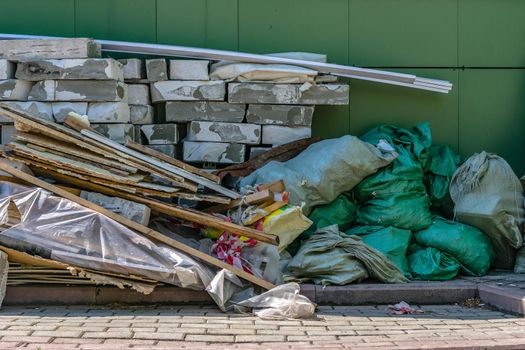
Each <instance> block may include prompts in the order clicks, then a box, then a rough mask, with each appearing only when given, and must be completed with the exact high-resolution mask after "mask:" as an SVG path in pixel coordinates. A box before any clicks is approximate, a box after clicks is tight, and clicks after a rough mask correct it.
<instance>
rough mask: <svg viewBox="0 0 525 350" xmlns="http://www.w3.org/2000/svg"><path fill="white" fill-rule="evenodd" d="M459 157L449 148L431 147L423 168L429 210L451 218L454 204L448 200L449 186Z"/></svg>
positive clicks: (459, 160)
mask: <svg viewBox="0 0 525 350" xmlns="http://www.w3.org/2000/svg"><path fill="white" fill-rule="evenodd" d="M460 163H461V157H460V155H459V154H457V153H456V152H454V150H452V148H450V147H449V146H432V147H430V149H429V156H428V161H427V164H426V167H425V178H424V180H425V186H426V187H427V191H428V194H429V197H430V204H431V209H432V210H433V211H436V212H439V213H440V214H441V215H444V216H446V217H447V218H452V216H453V211H454V203H453V202H452V199H451V198H450V194H449V190H448V188H449V185H450V180H451V179H452V176H453V175H454V173H455V172H456V170H457V168H458V166H459V164H460Z"/></svg>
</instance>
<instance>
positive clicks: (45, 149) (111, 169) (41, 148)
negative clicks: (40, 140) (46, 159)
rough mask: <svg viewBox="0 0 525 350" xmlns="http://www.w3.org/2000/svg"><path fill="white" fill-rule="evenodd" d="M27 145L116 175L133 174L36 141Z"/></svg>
mask: <svg viewBox="0 0 525 350" xmlns="http://www.w3.org/2000/svg"><path fill="white" fill-rule="evenodd" d="M7 145H8V146H9V144H7ZM25 145H26V147H28V148H31V149H34V150H37V151H39V152H46V153H51V154H54V155H57V156H60V157H62V158H66V159H71V160H74V161H76V162H81V163H86V164H89V165H91V166H95V167H98V168H100V169H104V170H107V171H109V172H110V173H112V174H115V175H119V176H129V175H131V174H130V173H128V172H127V171H124V170H120V169H116V168H112V167H110V166H107V165H104V164H100V163H96V162H93V161H90V160H87V159H84V158H80V157H77V156H72V155H70V154H67V153H64V152H60V151H57V150H54V149H49V148H46V147H42V146H39V145H35V144H34V143H25Z"/></svg>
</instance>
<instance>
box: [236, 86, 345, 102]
mask: <svg viewBox="0 0 525 350" xmlns="http://www.w3.org/2000/svg"><path fill="white" fill-rule="evenodd" d="M349 91H350V87H349V86H348V85H347V84H318V85H312V84H309V83H305V84H302V85H300V84H265V83H229V84H228V102H230V103H253V104H258V103H265V104H268V103H270V104H301V105H347V104H348V102H349Z"/></svg>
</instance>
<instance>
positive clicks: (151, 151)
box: [126, 140, 221, 184]
mask: <svg viewBox="0 0 525 350" xmlns="http://www.w3.org/2000/svg"><path fill="white" fill-rule="evenodd" d="M126 147H129V148H131V149H133V150H135V151H137V152H140V153H144V154H146V155H148V156H151V157H155V158H157V159H160V160H162V161H164V162H166V163H168V164H171V165H174V166H176V167H179V168H181V169H184V170H186V171H189V172H190V173H194V174H196V175H199V176H202V177H205V178H207V179H208V180H211V181H213V182H215V183H217V184H220V183H221V178H220V177H218V176H217V175H213V174H211V173H207V172H205V171H203V170H201V169H199V168H196V167H194V166H192V165H189V164H186V163H184V162H181V161H180V160H177V159H174V158H171V157H170V156H168V155H166V154H164V153H162V152H159V151H157V150H154V149H152V148H149V147H146V146H144V145H141V144H140V143H136V142H133V141H131V140H127V141H126Z"/></svg>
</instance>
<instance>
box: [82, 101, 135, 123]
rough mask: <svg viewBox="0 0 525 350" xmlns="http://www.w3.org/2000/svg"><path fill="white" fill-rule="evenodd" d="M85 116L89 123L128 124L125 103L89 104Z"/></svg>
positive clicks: (128, 114) (128, 113) (128, 116)
mask: <svg viewBox="0 0 525 350" xmlns="http://www.w3.org/2000/svg"><path fill="white" fill-rule="evenodd" d="M87 116H88V118H89V121H90V122H91V123H124V124H125V123H129V122H130V120H131V118H130V111H129V106H128V104H127V103H122V102H91V103H90V104H89V105H88V110H87Z"/></svg>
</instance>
